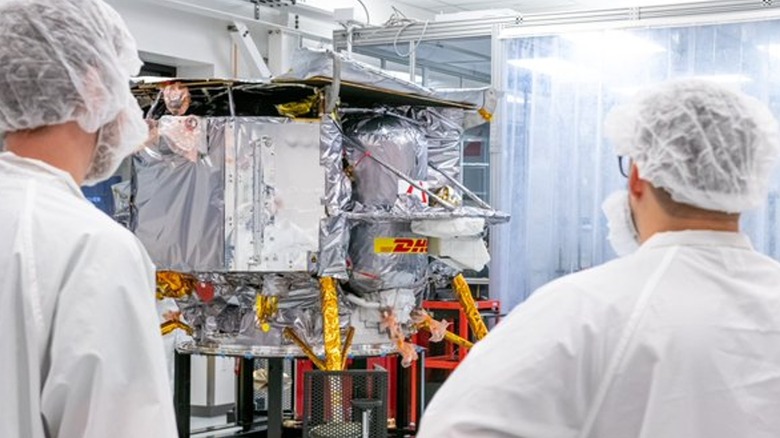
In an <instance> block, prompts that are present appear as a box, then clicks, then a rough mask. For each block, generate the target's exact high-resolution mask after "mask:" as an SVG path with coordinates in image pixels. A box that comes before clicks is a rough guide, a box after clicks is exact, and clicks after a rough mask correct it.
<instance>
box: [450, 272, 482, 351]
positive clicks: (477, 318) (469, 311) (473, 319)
mask: <svg viewBox="0 0 780 438" xmlns="http://www.w3.org/2000/svg"><path fill="white" fill-rule="evenodd" d="M452 289H453V290H454V291H455V295H457V297H458V301H460V306H461V307H462V308H463V311H464V312H466V318H467V319H468V321H469V326H470V327H471V330H472V331H473V332H474V338H475V339H476V340H477V341H480V340H482V338H484V337H485V336H487V333H488V330H487V326H485V321H483V320H482V315H480V314H479V310H477V305H476V303H474V297H473V296H471V289H470V288H469V285H468V283H466V279H465V278H463V274H458V275H457V277H455V278H454V279H453V280H452Z"/></svg>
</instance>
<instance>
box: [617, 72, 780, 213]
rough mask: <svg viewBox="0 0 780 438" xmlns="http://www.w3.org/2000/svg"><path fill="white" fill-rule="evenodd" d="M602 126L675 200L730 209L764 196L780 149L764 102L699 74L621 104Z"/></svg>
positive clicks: (621, 150) (741, 208) (759, 200)
mask: <svg viewBox="0 0 780 438" xmlns="http://www.w3.org/2000/svg"><path fill="white" fill-rule="evenodd" d="M605 130H606V133H607V137H609V138H610V140H612V141H613V143H614V145H615V148H616V152H617V153H618V155H625V156H629V157H630V158H631V159H632V160H633V161H634V163H636V165H637V168H638V169H639V175H640V177H641V178H642V179H644V180H646V181H648V182H650V183H651V184H653V186H655V187H658V188H663V189H665V190H666V191H668V192H669V193H670V195H671V196H672V199H674V200H675V201H677V202H680V203H683V204H688V205H692V206H695V207H699V208H702V209H706V210H713V211H723V212H728V213H737V212H742V211H745V210H748V209H751V208H755V207H758V206H760V205H761V203H762V202H763V201H764V200H765V198H766V196H767V191H768V186H769V177H770V173H771V171H772V169H773V167H774V163H775V160H776V158H777V155H778V151H779V149H778V148H779V147H780V135H779V133H778V125H777V122H776V120H775V119H774V117H773V116H772V114H771V113H770V111H769V109H768V108H767V107H766V106H765V105H763V104H762V103H760V102H759V101H758V100H756V99H754V98H751V97H748V96H746V95H744V94H741V93H738V92H734V91H732V90H730V89H728V88H726V87H724V86H722V85H718V84H715V83H712V82H707V81H703V80H695V79H687V80H680V81H675V82H669V83H666V84H664V85H662V86H659V87H656V88H652V89H650V90H648V91H646V92H644V93H643V94H640V95H639V96H638V97H637V98H636V99H634V101H633V102H631V103H629V104H626V105H622V106H618V107H616V108H615V109H614V110H613V111H612V112H611V113H610V115H609V116H608V117H607V120H606V126H605Z"/></svg>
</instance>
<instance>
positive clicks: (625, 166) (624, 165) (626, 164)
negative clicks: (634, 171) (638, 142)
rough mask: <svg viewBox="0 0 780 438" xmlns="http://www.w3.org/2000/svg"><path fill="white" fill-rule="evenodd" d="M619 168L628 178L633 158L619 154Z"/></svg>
mask: <svg viewBox="0 0 780 438" xmlns="http://www.w3.org/2000/svg"><path fill="white" fill-rule="evenodd" d="M618 168H619V169H620V174H621V175H623V176H624V177H625V178H628V175H629V174H630V173H631V158H628V157H624V156H619V157H618Z"/></svg>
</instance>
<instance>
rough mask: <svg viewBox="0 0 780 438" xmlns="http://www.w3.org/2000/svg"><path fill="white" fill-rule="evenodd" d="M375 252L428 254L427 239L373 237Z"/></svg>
mask: <svg viewBox="0 0 780 438" xmlns="http://www.w3.org/2000/svg"><path fill="white" fill-rule="evenodd" d="M374 252H375V253H377V254H428V239H409V238H402V237H377V238H376V239H374Z"/></svg>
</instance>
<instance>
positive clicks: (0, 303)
mask: <svg viewBox="0 0 780 438" xmlns="http://www.w3.org/2000/svg"><path fill="white" fill-rule="evenodd" d="M140 66H141V62H140V60H139V58H138V54H137V51H136V47H135V42H134V41H133V39H132V37H131V36H130V34H129V32H128V30H127V29H126V27H125V25H124V23H123V22H122V20H121V19H120V17H119V16H118V15H117V13H116V12H115V11H114V10H113V9H111V8H110V7H109V6H107V5H106V4H105V3H103V2H102V1H101V0H22V1H15V0H11V1H4V2H2V3H0V137H1V138H2V139H3V149H4V151H3V152H1V153H0V346H2V350H3V351H2V353H1V354H0V390H2V395H0V437H3V438H107V437H112V438H119V437H122V438H125V437H126V438H171V437H175V436H176V424H175V418H174V413H173V399H172V396H171V391H170V387H169V384H168V379H167V376H166V369H165V358H164V356H163V346H162V339H161V337H160V332H159V323H158V320H157V315H156V311H155V301H154V290H155V283H154V268H153V266H152V264H151V262H150V260H149V258H148V256H147V254H146V252H145V251H144V249H143V248H142V247H141V245H140V244H139V242H138V241H137V240H136V239H135V237H134V236H133V235H132V234H131V233H129V232H128V231H126V230H125V229H123V228H122V227H120V226H119V225H118V224H116V223H115V222H113V221H112V220H111V219H110V218H109V217H108V216H106V215H104V214H103V213H101V212H100V211H99V210H97V209H96V208H95V207H94V206H93V205H92V204H91V203H90V202H89V201H87V200H86V199H85V198H84V196H82V194H81V192H80V190H79V185H82V184H92V183H96V182H99V181H101V180H103V179H106V178H108V177H109V176H111V174H112V173H113V172H114V171H115V170H116V169H117V167H118V165H119V163H120V161H121V160H122V158H123V157H124V156H126V155H128V154H129V153H131V152H132V151H133V149H134V148H135V147H136V146H137V145H140V144H142V143H143V142H144V140H145V139H146V137H147V135H148V130H147V128H146V125H145V123H144V120H143V118H142V116H141V111H140V109H139V107H138V105H137V104H136V103H135V101H134V99H133V97H132V95H131V93H130V90H129V82H128V81H129V78H130V76H131V75H132V74H136V73H137V72H138V70H139V68H140Z"/></svg>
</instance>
